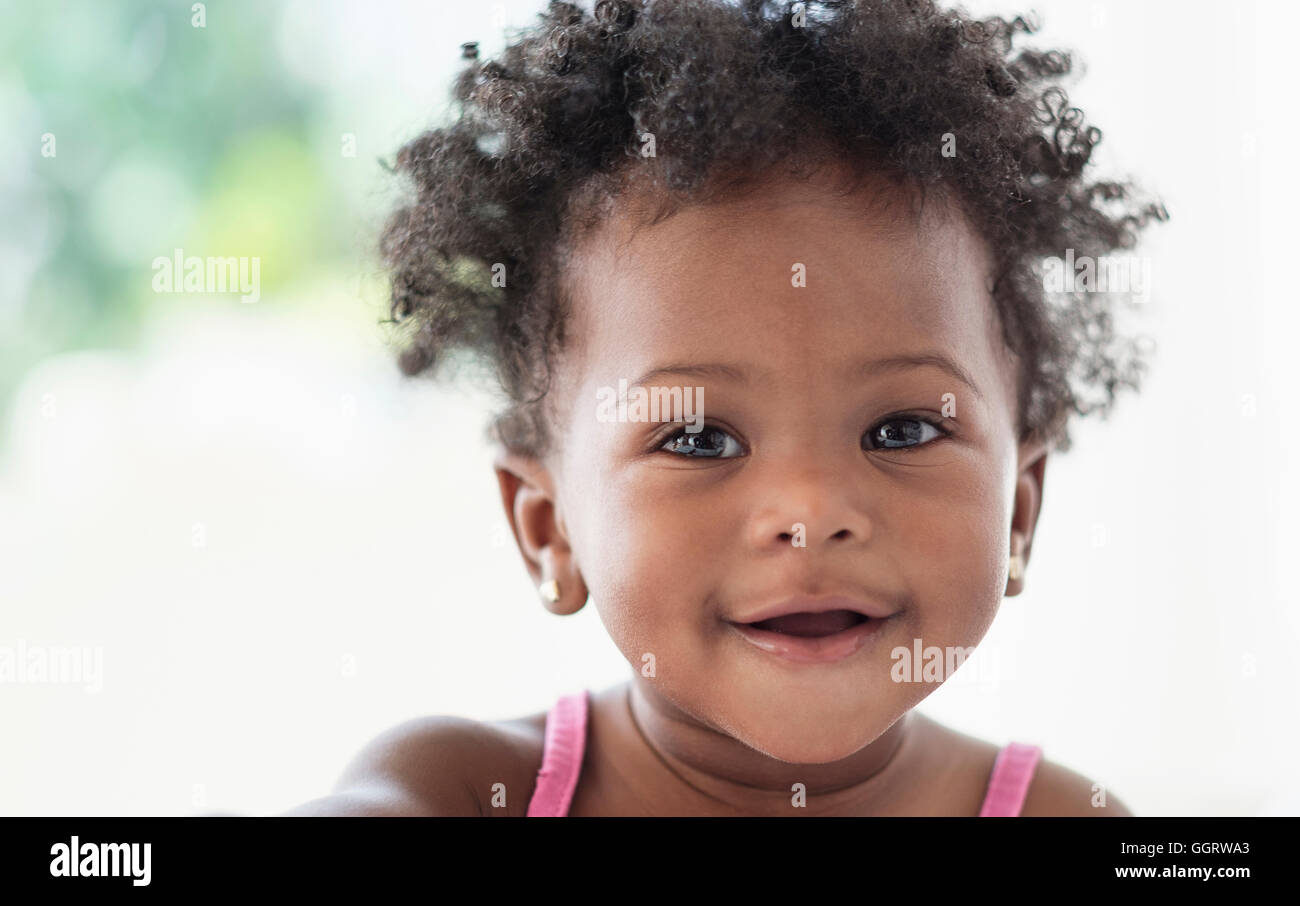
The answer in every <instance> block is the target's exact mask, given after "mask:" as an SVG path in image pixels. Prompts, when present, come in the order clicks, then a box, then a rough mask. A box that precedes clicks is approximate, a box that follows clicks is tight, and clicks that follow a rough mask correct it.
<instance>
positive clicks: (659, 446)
mask: <svg viewBox="0 0 1300 906" xmlns="http://www.w3.org/2000/svg"><path fill="white" fill-rule="evenodd" d="M891 422H921V423H922V424H926V425H929V426H930V427H932V428H934V429H935V430H936V431H938V432H939V436H938V437H932V438H930V439H929V440H927V441H923V442H921V443H919V444H909V445H906V446H901V447H874V448H872V449H871V450H864V452H868V453H869V452H874V451H875V450H888V451H890V452H891V453H897V452H911V451H913V450H917V449H919V448H921V447H928V446H929V445H930V444H932V443H934V442H935V441H936V440H941V439H942V438H945V437H951V436H952V431H951V429H949V428H948V426H947V425H946V424H945V420H943V419H939V420H935V419H933V418H927V417H925V416H922V415H913V414H909V413H899V414H896V415H890V416H887V417H885V418H882V419H881V420H880V421H878V422H876V423H875V424H874V425H872V426H871V427H870V428H868V429H867V431H866V433H865V434H864V435H863V437H864V438H865V437H870V436H874V435H875V434H876V432H877V431H878V430H879V429H880V428H882V427H884V426H885V425H888V424H890V423H891ZM710 431H717V432H719V433H722V434H725V435H727V436H728V437H730V438H731V439H732V440H736V437H735V435H734V434H732V433H731V432H730V431H728V430H727V429H726V428H723V427H720V426H718V425H715V424H714V423H713V422H705V423H704V425H703V427H702V428H701V429H700V430H699V431H698V432H696V436H699V435H703V434H705V433H707V432H710ZM686 435H687V431H686V430H685V429H684V428H683V429H681V430H678V431H677V432H675V433H673V434H669V435H667V436H666V437H663V438H662V439H660V440H657V441H655V446H654V448H653V449H652V450H651V452H663V453H667V454H668V455H670V456H676V457H678V458H680V459H737V458H739V457H735V456H698V457H697V456H691V455H689V454H677V453H674V452H673V451H672V450H667V449H664V448H665V447H667V446H668V444H669V443H671V442H672V441H675V440H677V439H678V438H680V437H684V436H686ZM737 443H739V441H737Z"/></svg>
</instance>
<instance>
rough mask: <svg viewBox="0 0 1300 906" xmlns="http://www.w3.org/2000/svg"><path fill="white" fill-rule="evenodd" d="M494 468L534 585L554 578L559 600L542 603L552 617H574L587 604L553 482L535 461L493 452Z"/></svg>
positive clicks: (513, 454)
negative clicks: (554, 614)
mask: <svg viewBox="0 0 1300 906" xmlns="http://www.w3.org/2000/svg"><path fill="white" fill-rule="evenodd" d="M493 468H494V469H495V470H496V475H497V484H498V485H499V486H500V488H501V503H502V505H503V506H504V507H505V510H506V518H507V519H509V520H510V528H511V530H512V531H513V532H514V533H515V543H516V544H518V545H519V552H520V553H521V554H523V557H524V566H525V567H526V568H527V570H528V574H529V575H530V576H532V579H533V585H534V586H540V585H541V584H542V583H544V582H548V581H551V580H554V581H555V583H556V584H557V585H558V587H559V600H557V601H546V600H545V599H543V603H544V604H545V606H546V609H547V610H549V611H551V612H552V613H558V614H570V613H577V612H578V611H579V610H581V609H582V606H583V605H584V604H586V603H587V595H588V592H587V586H586V584H585V583H584V582H583V580H582V573H581V572H580V571H579V569H578V564H577V562H576V560H575V558H574V556H573V549H572V548H571V547H570V546H569V538H568V531H567V529H566V527H565V525H564V517H563V515H562V514H561V513H560V512H559V511H558V509H557V507H556V501H555V482H554V479H553V477H552V475H551V472H550V470H549V469H548V468H547V467H546V466H545V465H543V464H542V463H541V462H539V461H538V460H536V459H534V458H532V457H528V456H522V455H519V454H515V453H510V452H507V451H498V453H497V455H496V458H495V461H494V462H493Z"/></svg>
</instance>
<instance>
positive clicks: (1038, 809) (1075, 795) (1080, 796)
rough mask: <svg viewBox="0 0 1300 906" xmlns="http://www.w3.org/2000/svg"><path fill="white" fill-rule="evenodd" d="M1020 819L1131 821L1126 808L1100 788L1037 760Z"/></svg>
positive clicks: (1062, 767) (1130, 813)
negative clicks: (1124, 819)
mask: <svg viewBox="0 0 1300 906" xmlns="http://www.w3.org/2000/svg"><path fill="white" fill-rule="evenodd" d="M1103 803H1104V804H1103ZM1020 815H1021V817H1022V818H1132V817H1133V813H1132V812H1131V811H1130V810H1129V808H1128V806H1126V805H1125V804H1124V803H1123V802H1121V801H1120V799H1119V797H1118V796H1116V795H1115V794H1114V793H1112V792H1110V790H1108V789H1106V787H1105V786H1104V785H1103V784H1101V783H1098V782H1097V781H1095V780H1093V779H1092V778H1090V777H1085V776H1084V775H1083V774H1080V773H1078V772H1077V771H1072V770H1070V769H1069V768H1067V767H1065V766H1064V765H1060V764H1057V763H1056V762H1054V761H1048V760H1046V759H1040V760H1039V762H1038V767H1037V768H1036V769H1035V770H1034V779H1033V781H1031V782H1030V784H1029V791H1028V793H1026V795H1025V804H1024V807H1023V808H1022V809H1021V810H1020Z"/></svg>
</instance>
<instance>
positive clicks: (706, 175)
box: [380, 0, 1168, 457]
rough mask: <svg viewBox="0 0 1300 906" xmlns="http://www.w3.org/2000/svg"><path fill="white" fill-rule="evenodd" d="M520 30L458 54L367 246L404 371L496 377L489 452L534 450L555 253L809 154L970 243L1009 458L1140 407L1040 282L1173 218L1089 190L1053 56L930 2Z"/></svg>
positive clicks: (1082, 147) (1090, 332)
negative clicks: (1008, 370) (461, 357)
mask: <svg viewBox="0 0 1300 906" xmlns="http://www.w3.org/2000/svg"><path fill="white" fill-rule="evenodd" d="M539 18H540V20H541V21H540V22H539V23H538V24H536V25H535V26H534V27H532V28H528V29H521V30H519V31H518V32H516V33H514V34H512V35H511V38H512V43H510V44H509V46H508V47H506V49H505V51H504V52H503V54H502V55H501V57H500V59H499V60H490V61H486V62H485V61H481V60H480V59H479V55H478V46H477V44H476V43H468V44H465V45H464V47H463V56H464V58H465V59H466V60H467V61H468V62H467V63H466V64H465V68H464V70H463V72H462V73H461V75H460V76H459V78H458V79H457V80H456V83H455V86H454V94H455V98H456V99H457V100H458V101H459V103H458V105H457V109H458V111H459V112H458V116H457V117H456V118H455V121H454V122H452V123H451V124H450V125H447V126H445V127H441V128H435V129H432V130H430V131H427V132H425V133H423V134H422V135H420V136H419V137H417V138H415V139H414V140H412V141H411V142H409V143H408V144H406V145H405V146H404V147H403V148H402V149H401V150H400V152H399V153H398V155H397V160H396V164H395V167H394V169H395V170H396V171H398V172H399V173H401V174H403V175H404V176H406V177H409V179H410V180H411V182H412V183H413V184H414V190H415V193H414V197H413V198H411V199H410V200H409V201H408V202H407V203H405V204H403V205H402V206H401V207H399V209H398V210H397V211H396V212H395V213H394V214H393V216H392V217H391V219H390V220H389V222H388V224H387V226H386V227H385V229H384V232H383V236H382V240H381V243H380V251H381V253H382V255H383V258H384V261H385V264H386V265H387V267H388V268H389V271H390V276H391V286H392V291H391V320H390V321H389V322H388V323H392V324H397V325H400V327H399V328H398V332H399V334H400V342H401V346H402V349H401V353H400V360H399V361H400V366H401V368H402V371H403V372H404V373H406V374H407V375H415V374H419V373H421V372H426V371H431V372H433V373H440V371H441V369H440V368H435V367H434V366H437V365H440V364H441V363H442V362H443V361H445V360H446V359H448V358H449V356H448V353H451V352H453V351H457V350H463V351H468V352H470V353H471V357H472V358H473V359H474V360H475V361H478V362H480V363H485V364H487V365H488V366H490V368H491V370H492V371H493V372H494V374H495V378H496V380H497V381H498V382H499V385H500V389H501V390H502V391H504V394H505V397H506V401H505V405H504V407H503V410H502V411H500V412H499V413H498V414H497V415H496V416H495V418H494V419H493V421H492V423H491V424H490V426H489V436H490V437H491V438H492V439H493V440H495V441H497V442H498V443H500V444H502V445H504V446H505V447H506V448H507V449H509V450H512V451H515V452H520V453H525V454H528V455H532V456H538V457H541V456H544V455H546V454H547V452H548V451H549V450H550V449H551V444H552V442H553V437H552V434H551V432H550V431H549V430H548V419H549V418H552V417H553V416H554V413H553V411H550V410H548V408H547V404H546V400H547V391H548V389H549V387H550V384H551V377H552V365H553V361H554V357H555V355H556V354H557V353H558V352H559V351H560V350H562V349H563V348H564V340H565V336H564V325H565V316H566V313H567V311H568V306H569V302H568V297H567V294H566V292H565V288H564V281H563V274H564V262H565V260H566V258H565V256H566V254H567V252H568V250H569V249H570V248H571V247H572V244H573V242H574V240H575V238H576V237H579V236H581V235H582V234H583V232H584V231H585V230H586V229H588V228H590V227H591V226H592V225H593V224H595V223H597V222H599V219H600V217H601V216H602V215H603V214H604V213H607V212H608V211H609V210H610V208H609V205H610V203H611V201H612V200H613V199H615V198H618V197H620V196H621V195H622V193H625V192H626V191H627V190H628V186H629V185H630V184H631V180H632V178H633V177H636V178H637V179H648V180H650V181H651V182H652V183H653V185H654V186H656V188H657V190H658V191H659V192H660V193H661V194H662V198H663V199H664V201H663V206H662V207H661V209H660V210H659V213H658V218H662V217H663V216H665V215H666V214H667V213H668V212H670V211H671V210H673V209H674V206H678V205H682V204H687V203H691V202H700V201H703V200H707V199H708V198H712V197H715V194H714V193H717V192H720V191H722V190H723V188H726V189H735V188H736V187H738V186H740V185H741V183H742V182H743V181H744V178H745V175H746V174H754V173H757V172H760V171H762V170H763V169H764V168H765V167H768V166H770V165H774V164H778V163H781V162H787V163H788V162H789V161H791V160H794V159H798V158H801V157H804V156H805V154H806V153H808V152H815V151H816V149H819V148H821V149H824V148H831V149H833V153H834V154H837V155H840V156H841V158H842V159H843V160H847V161H850V162H852V163H854V164H855V165H857V166H859V167H872V168H876V169H877V170H883V171H888V172H890V173H891V174H893V175H895V176H896V177H898V176H902V177H905V178H906V179H908V180H909V181H910V182H911V183H912V184H913V185H918V186H921V187H923V189H924V188H925V187H928V188H930V189H933V190H937V191H938V192H939V193H941V194H943V195H944V196H945V197H953V198H956V199H957V200H958V202H959V203H960V205H961V207H962V209H963V210H964V211H965V212H966V214H967V215H968V217H969V218H970V220H971V222H972V223H973V225H975V226H976V228H977V229H978V230H979V231H980V233H981V235H982V236H983V237H984V238H985V239H986V241H987V243H988V246H989V248H990V249H991V250H992V252H993V255H994V257H995V261H996V266H997V269H996V273H997V279H996V281H995V283H994V285H993V292H992V295H993V299H994V301H995V304H996V308H997V311H998V313H999V315H1000V322H1001V325H1002V333H1003V337H1004V340H1005V342H1006V344H1007V346H1008V348H1009V349H1010V350H1011V351H1012V353H1013V354H1014V360H1015V361H1016V362H1018V367H1019V371H1020V374H1019V403H1018V408H1019V411H1018V412H1017V413H1016V419H1017V430H1018V431H1019V432H1020V437H1021V439H1025V438H1028V437H1038V438H1041V439H1044V440H1047V441H1049V442H1050V443H1052V444H1053V445H1054V446H1055V447H1056V448H1057V449H1061V450H1065V449H1069V447H1070V436H1069V431H1068V419H1069V416H1070V415H1071V413H1076V414H1079V415H1086V414H1088V413H1091V412H1096V411H1100V412H1101V413H1102V414H1105V413H1107V412H1109V410H1110V408H1111V407H1112V405H1113V403H1114V400H1115V396H1116V392H1117V391H1118V390H1119V389H1121V388H1124V387H1127V388H1131V389H1137V387H1138V385H1139V378H1140V376H1141V374H1142V372H1143V371H1144V368H1145V362H1144V360H1143V359H1144V356H1143V351H1142V350H1141V348H1140V347H1139V346H1138V344H1137V343H1136V342H1134V341H1132V340H1124V339H1122V338H1120V337H1119V336H1117V331H1116V329H1115V326H1114V323H1113V321H1114V318H1113V315H1114V299H1113V297H1109V294H1107V293H1095V292H1082V291H1079V292H1068V293H1063V294H1049V293H1047V292H1046V291H1045V290H1044V282H1043V278H1042V268H1043V262H1044V260H1045V259H1046V258H1047V257H1048V256H1061V255H1062V254H1063V253H1064V251H1065V250H1066V249H1073V250H1074V252H1075V254H1076V256H1093V257H1097V256H1102V255H1107V254H1108V253H1111V252H1113V251H1115V250H1117V249H1128V248H1131V247H1133V246H1134V245H1135V244H1136V241H1137V235H1138V233H1139V232H1140V231H1141V230H1142V229H1143V228H1144V227H1145V226H1146V225H1147V224H1148V223H1149V222H1150V221H1151V220H1153V219H1154V220H1165V219H1168V213H1167V211H1166V210H1165V208H1164V206H1163V205H1161V204H1160V203H1159V202H1156V201H1150V200H1141V199H1139V198H1138V194H1139V193H1138V192H1137V190H1135V188H1134V187H1133V186H1132V185H1131V184H1130V183H1127V182H1114V181H1091V182H1090V181H1088V180H1087V179H1085V177H1084V173H1083V171H1084V167H1085V165H1086V164H1087V163H1088V162H1089V160H1090V158H1091V156H1092V153H1093V149H1094V147H1096V145H1097V142H1098V141H1099V140H1100V138H1101V133H1100V131H1099V130H1098V129H1097V128H1096V127H1093V126H1089V125H1086V124H1085V122H1084V116H1083V112H1082V111H1081V110H1079V109H1078V108H1077V107H1072V106H1070V104H1069V101H1068V98H1067V95H1066V93H1065V90H1064V89H1063V88H1062V87H1061V84H1060V83H1061V82H1062V80H1063V79H1064V77H1065V76H1067V75H1068V74H1069V73H1070V72H1071V69H1072V62H1071V58H1070V56H1069V55H1068V54H1067V53H1064V52H1061V51H1059V50H1046V51H1043V50H1035V49H1030V48H1025V47H1015V46H1014V45H1015V43H1016V39H1017V38H1018V36H1020V35H1022V34H1025V35H1028V34H1032V33H1034V32H1035V31H1036V30H1037V28H1038V26H1037V25H1036V24H1035V23H1033V22H1031V21H1027V20H1026V19H1025V18H1023V17H1016V18H1014V19H1011V20H1006V19H1003V18H999V17H993V18H988V19H983V20H979V19H974V18H971V17H969V16H968V15H966V14H965V13H964V12H962V11H952V10H941V9H939V8H937V7H936V6H935V4H934V3H933V2H930V0H870V2H856V0H822V2H807V3H773V2H767V0H599V2H597V3H596V4H595V7H594V9H593V10H592V11H591V12H588V11H586V10H584V9H583V8H581V7H579V6H578V5H576V4H573V3H566V2H557V0H552V2H551V3H550V4H549V7H548V9H547V11H546V12H544V13H542V14H540V16H539ZM652 136H653V137H654V140H655V141H654V144H655V149H654V154H653V155H652V156H647V154H646V153H645V149H646V148H647V147H648V144H647V139H648V138H650V137H652ZM945 143H946V144H947V146H948V151H947V153H945V151H944V146H945ZM954 143H955V154H954V153H953V147H954ZM494 275H495V276H497V277H500V276H502V275H504V276H505V279H504V281H503V280H501V279H493V277H494ZM502 283H504V285H501V284H502ZM1054 296H1056V297H1054Z"/></svg>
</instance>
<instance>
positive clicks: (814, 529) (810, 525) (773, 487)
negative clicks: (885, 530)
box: [748, 462, 872, 550]
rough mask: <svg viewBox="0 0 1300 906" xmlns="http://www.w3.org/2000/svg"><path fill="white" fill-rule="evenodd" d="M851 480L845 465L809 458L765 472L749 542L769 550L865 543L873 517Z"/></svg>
mask: <svg viewBox="0 0 1300 906" xmlns="http://www.w3.org/2000/svg"><path fill="white" fill-rule="evenodd" d="M852 481H853V479H850V478H849V477H848V476H847V475H846V473H845V471H844V470H843V468H840V469H831V468H827V467H819V466H816V465H811V464H808V463H807V462H805V463H803V464H802V465H801V466H799V467H797V468H795V469H794V470H790V469H785V470H783V471H782V473H781V474H779V475H777V476H775V477H774V476H773V475H772V474H771V473H769V474H768V475H767V476H764V477H763V478H762V479H761V484H760V487H761V490H759V491H757V492H755V497H757V499H758V500H759V501H760V503H759V504H758V506H757V507H756V508H755V509H754V510H753V511H752V515H751V517H750V525H749V531H748V534H749V538H750V543H751V544H752V545H753V546H754V547H755V548H757V549H768V550H779V549H783V548H791V547H794V548H798V547H807V548H809V549H813V548H819V547H823V546H828V545H840V546H848V545H861V544H865V543H866V542H867V541H869V540H870V539H871V532H872V519H871V517H870V516H869V515H868V513H867V511H866V509H865V503H864V501H863V500H862V494H861V492H860V490H859V489H857V488H855V487H854V486H853V484H852Z"/></svg>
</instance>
